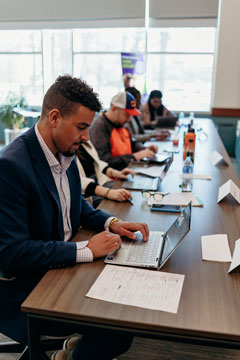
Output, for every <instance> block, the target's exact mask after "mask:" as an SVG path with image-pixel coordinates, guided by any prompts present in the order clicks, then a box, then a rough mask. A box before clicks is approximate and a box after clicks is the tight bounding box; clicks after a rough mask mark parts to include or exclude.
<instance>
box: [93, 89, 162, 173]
mask: <svg viewBox="0 0 240 360" xmlns="http://www.w3.org/2000/svg"><path fill="white" fill-rule="evenodd" d="M140 114H141V112H140V111H139V110H138V109H137V108H136V100H135V98H134V96H133V95H132V94H130V93H129V92H120V93H118V94H117V95H115V96H114V97H113V98H112V101H111V107H110V109H109V110H107V111H105V112H104V113H103V114H102V115H100V116H99V117H98V118H97V119H96V120H95V121H94V123H93V125H92V126H91V128H90V130H89V133H90V140H91V141H92V143H93V144H94V146H95V148H96V149H97V152H98V155H99V157H100V159H101V160H103V161H106V162H107V163H108V164H109V166H111V167H112V168H114V169H117V170H122V169H123V168H125V167H126V166H127V165H128V164H129V163H130V162H131V161H132V160H141V159H143V158H144V157H149V158H151V157H153V156H154V155H155V153H156V152H157V150H158V147H157V146H156V145H150V146H148V147H144V146H143V145H142V144H141V143H139V142H134V140H133V139H132V137H131V134H130V132H129V130H128V129H126V128H125V127H124V125H125V124H126V123H127V122H129V121H130V120H131V116H137V115H140Z"/></svg>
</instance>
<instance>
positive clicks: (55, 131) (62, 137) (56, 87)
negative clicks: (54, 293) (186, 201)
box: [0, 76, 148, 360]
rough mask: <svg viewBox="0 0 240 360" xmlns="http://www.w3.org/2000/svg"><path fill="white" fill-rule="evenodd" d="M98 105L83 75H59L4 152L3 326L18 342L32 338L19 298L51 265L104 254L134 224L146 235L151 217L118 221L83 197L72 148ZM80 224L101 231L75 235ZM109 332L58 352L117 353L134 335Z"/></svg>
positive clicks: (66, 355)
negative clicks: (34, 118)
mask: <svg viewBox="0 0 240 360" xmlns="http://www.w3.org/2000/svg"><path fill="white" fill-rule="evenodd" d="M100 109H101V104H100V102H99V100H98V97H97V95H96V94H95V93H94V92H93V91H92V89H91V88H90V87H88V85H87V84H86V83H85V82H83V81H81V80H80V79H77V78H72V77H70V76H60V77H59V78H58V79H57V80H56V82H55V83H54V84H53V85H52V86H51V87H50V88H49V90H48V91H47V93H46V94H45V97H44V101H43V107H42V114H41V117H40V120H39V122H38V123H37V124H36V125H35V126H34V127H33V128H31V129H30V130H28V131H27V132H26V133H24V134H23V135H22V136H20V137H18V138H17V139H15V140H14V141H13V142H12V143H11V144H10V145H8V146H7V147H6V148H4V149H3V151H2V152H1V154H0V270H1V271H2V273H3V274H4V276H2V278H1V275H0V294H1V295H0V332H2V333H4V334H6V335H7V336H9V337H11V338H12V339H15V340H17V341H19V342H20V343H23V344H27V321H26V315H25V314H24V313H22V312H21V309H20V306H21V303H22V302H23V300H24V299H25V298H26V297H27V296H28V294H29V293H30V292H31V291H32V289H33V288H34V286H35V285H36V284H37V283H38V282H39V280H40V279H41V278H42V276H43V275H44V274H45V273H46V271H48V270H49V269H51V268H56V267H64V266H73V265H75V264H76V263H79V262H86V261H92V260H93V259H94V258H97V257H101V256H104V255H106V254H107V253H109V252H111V251H113V250H115V249H118V248H119V247H120V245H121V238H120V235H126V236H128V237H131V238H134V237H135V235H134V234H133V231H137V230H140V231H141V232H142V234H143V238H144V240H147V237H148V228H147V226H146V224H142V223H131V222H123V221H120V220H118V219H116V218H114V217H112V215H110V214H108V213H106V212H104V211H102V210H99V209H97V210H96V209H94V208H93V207H92V206H91V205H90V204H89V203H88V202H87V201H86V200H84V199H83V197H82V194H81V183H80V178H79V172H78V169H77V165H76V162H75V158H74V153H75V151H76V150H77V148H78V147H79V145H80V144H81V143H82V142H84V141H87V140H88V128H89V126H90V125H91V123H92V121H93V118H94V115H95V111H100ZM80 226H84V227H89V228H91V229H93V230H95V231H96V232H97V235H95V236H93V237H92V238H91V239H90V240H88V241H86V242H81V243H74V242H71V241H69V240H71V239H72V237H73V236H74V235H75V234H76V233H77V231H78V229H79V227H80ZM65 330H66V331H65V332H68V329H65ZM49 332H51V333H52V334H54V333H55V332H54V329H50V330H49ZM63 332H64V331H63ZM57 334H58V335H59V332H58V333H57ZM111 339H112V340H111ZM111 339H109V335H108V338H107V337H106V336H104V334H103V333H102V332H101V334H99V336H97V337H96V336H95V337H91V339H90V341H89V336H87V335H86V336H84V337H83V339H82V341H81V342H79V343H78V344H77V346H76V348H75V349H74V351H73V352H68V351H67V350H61V351H60V352H57V353H56V354H55V355H54V359H56V360H61V359H74V360H77V359H80V358H81V359H95V358H96V355H98V358H101V359H112V358H113V357H114V356H117V355H118V354H120V353H122V352H123V351H126V350H127V349H128V348H129V346H130V344H131V338H127V337H123V338H122V339H120V340H119V336H118V339H114V336H113V337H112V338H111ZM111 343H112V344H113V346H112V347H111V345H110V344H111ZM121 343H122V345H121ZM109 345H110V346H109ZM106 348H108V349H106Z"/></svg>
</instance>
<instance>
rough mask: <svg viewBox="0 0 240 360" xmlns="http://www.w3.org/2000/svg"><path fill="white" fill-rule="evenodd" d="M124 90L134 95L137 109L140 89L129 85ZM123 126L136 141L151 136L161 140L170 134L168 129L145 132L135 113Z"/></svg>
mask: <svg viewBox="0 0 240 360" xmlns="http://www.w3.org/2000/svg"><path fill="white" fill-rule="evenodd" d="M126 91H127V92H129V93H130V94H132V95H133V96H134V97H135V100H136V108H137V109H139V108H140V105H141V93H140V91H139V90H138V89H136V88H135V87H129V88H127V89H126ZM125 126H126V128H127V129H128V130H129V131H130V133H131V135H132V137H133V138H134V139H135V140H136V141H141V142H145V141H148V140H150V139H152V138H153V139H155V140H158V141H162V140H165V139H167V138H168V137H169V136H170V132H169V131H168V130H148V132H147V133H146V132H145V131H144V128H143V126H142V124H141V122H140V119H139V117H138V116H137V115H135V116H131V120H130V121H129V122H128V123H127V124H126V125H125Z"/></svg>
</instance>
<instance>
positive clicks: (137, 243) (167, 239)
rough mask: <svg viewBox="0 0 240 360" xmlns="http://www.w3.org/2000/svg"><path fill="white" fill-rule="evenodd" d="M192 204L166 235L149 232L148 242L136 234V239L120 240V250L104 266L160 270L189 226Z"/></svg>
mask: <svg viewBox="0 0 240 360" xmlns="http://www.w3.org/2000/svg"><path fill="white" fill-rule="evenodd" d="M191 213H192V203H191V202H190V203H189V204H188V206H187V207H186V208H185V209H184V210H183V211H182V212H181V213H180V215H179V216H178V218H177V219H176V220H175V221H174V223H173V224H172V226H171V227H170V228H169V229H168V231H167V232H166V233H164V232H162V231H150V234H149V239H148V241H146V242H145V241H143V240H142V236H141V235H142V234H141V233H140V232H136V234H137V239H136V240H130V239H122V245H121V248H120V249H119V250H117V251H115V252H113V253H110V254H108V255H107V256H106V258H105V260H104V262H105V263H106V264H114V265H125V266H134V267H141V268H152V269H160V268H161V267H162V266H163V265H164V264H165V263H166V261H167V260H168V259H169V258H170V256H171V255H172V254H173V253H174V251H175V250H176V248H177V247H178V245H179V244H180V242H181V241H182V240H183V238H184V237H185V235H186V234H187V233H188V232H189V230H190V226H191Z"/></svg>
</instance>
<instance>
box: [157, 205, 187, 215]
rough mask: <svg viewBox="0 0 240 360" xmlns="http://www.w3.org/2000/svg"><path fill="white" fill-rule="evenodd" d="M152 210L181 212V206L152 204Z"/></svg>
mask: <svg viewBox="0 0 240 360" xmlns="http://www.w3.org/2000/svg"><path fill="white" fill-rule="evenodd" d="M150 210H152V211H163V212H176V213H178V212H181V211H182V208H181V206H179V205H162V204H152V205H151V207H150Z"/></svg>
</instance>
